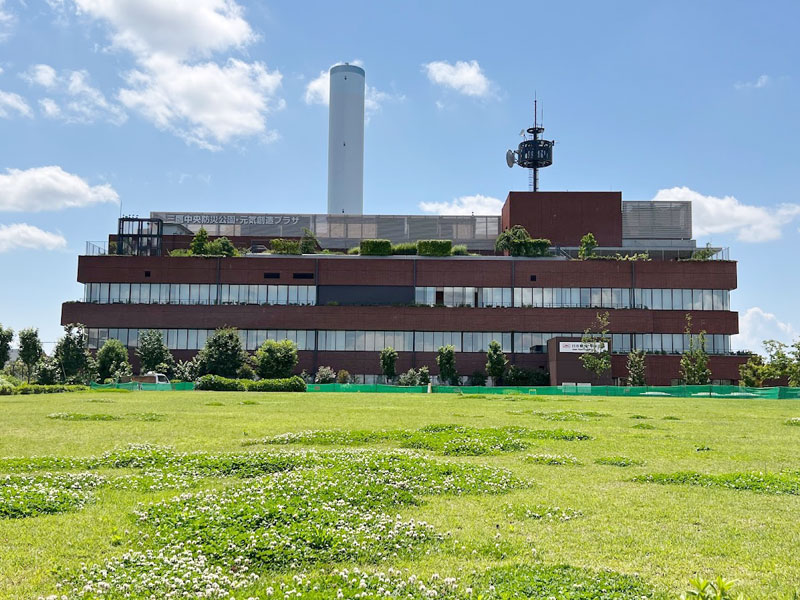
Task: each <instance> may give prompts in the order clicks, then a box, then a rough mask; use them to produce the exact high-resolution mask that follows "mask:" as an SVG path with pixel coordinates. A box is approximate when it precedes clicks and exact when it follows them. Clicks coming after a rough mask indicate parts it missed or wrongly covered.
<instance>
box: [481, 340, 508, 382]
mask: <svg viewBox="0 0 800 600" xmlns="http://www.w3.org/2000/svg"><path fill="white" fill-rule="evenodd" d="M507 364H508V359H507V358H506V355H505V354H504V353H503V347H502V346H501V345H500V342H498V341H497V340H492V341H491V342H489V350H488V352H487V353H486V372H487V373H488V374H489V376H490V377H492V378H493V379H494V380H495V382H496V381H497V379H500V378H502V377H503V375H504V374H505V372H506V365H507Z"/></svg>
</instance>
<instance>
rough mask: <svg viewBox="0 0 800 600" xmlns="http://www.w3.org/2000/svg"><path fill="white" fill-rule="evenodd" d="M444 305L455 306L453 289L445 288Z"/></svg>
mask: <svg viewBox="0 0 800 600" xmlns="http://www.w3.org/2000/svg"><path fill="white" fill-rule="evenodd" d="M444 305H445V306H453V288H451V287H446V288H444Z"/></svg>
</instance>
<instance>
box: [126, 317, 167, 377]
mask: <svg viewBox="0 0 800 600" xmlns="http://www.w3.org/2000/svg"><path fill="white" fill-rule="evenodd" d="M136 356H138V357H139V361H140V362H141V365H142V366H141V369H140V372H141V373H147V372H148V371H156V372H157V373H165V374H166V375H167V376H168V377H169V376H170V375H174V369H175V359H174V358H172V354H171V353H170V351H169V348H167V345H166V344H165V343H164V338H163V337H162V335H161V332H160V331H157V330H155V329H150V330H148V331H145V332H142V333H140V334H139V347H138V348H137V349H136ZM162 364H166V365H167V366H168V367H169V368H168V369H167V370H166V371H158V370H157V368H158V366H159V365H162Z"/></svg>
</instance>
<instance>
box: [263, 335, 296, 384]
mask: <svg viewBox="0 0 800 600" xmlns="http://www.w3.org/2000/svg"><path fill="white" fill-rule="evenodd" d="M297 360H298V359H297V346H296V345H295V343H294V342H293V341H291V340H280V341H276V340H267V341H265V342H264V343H263V344H261V347H260V348H259V349H258V350H257V351H256V356H255V361H256V372H257V373H258V376H259V377H261V378H262V379H279V378H284V377H291V376H292V371H293V370H294V368H295V366H297Z"/></svg>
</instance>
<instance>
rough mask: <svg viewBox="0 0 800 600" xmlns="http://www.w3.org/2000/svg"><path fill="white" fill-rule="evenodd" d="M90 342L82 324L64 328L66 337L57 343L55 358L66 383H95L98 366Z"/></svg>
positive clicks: (69, 325)
mask: <svg viewBox="0 0 800 600" xmlns="http://www.w3.org/2000/svg"><path fill="white" fill-rule="evenodd" d="M140 339H141V338H140ZM88 341H89V340H88V336H87V334H86V328H85V327H84V326H83V325H81V324H80V323H77V324H75V323H69V324H68V325H65V326H64V337H62V338H61V339H59V340H58V342H56V347H55V349H54V350H53V356H54V357H55V359H56V360H57V361H58V364H59V367H60V369H61V377H62V380H63V381H64V382H65V383H84V384H88V383H89V382H91V381H94V379H95V375H96V371H97V365H96V363H95V360H94V358H93V357H92V355H91V354H90V353H89V350H88Z"/></svg>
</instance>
